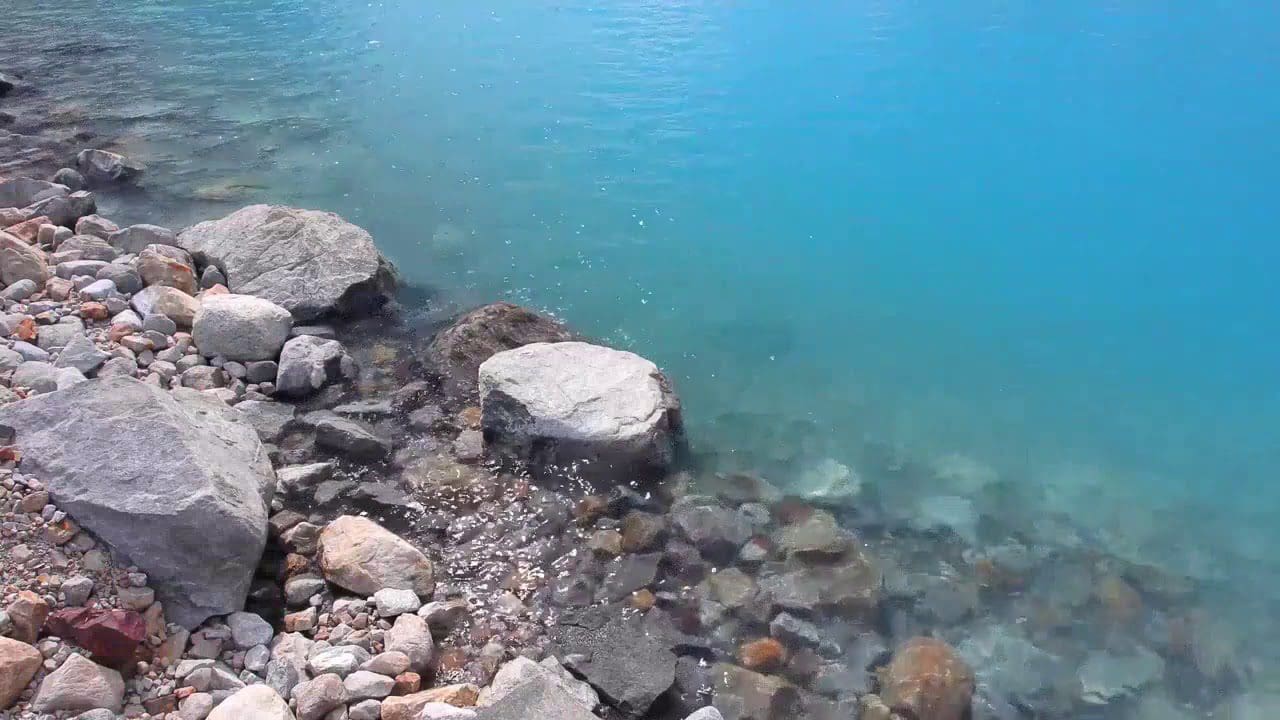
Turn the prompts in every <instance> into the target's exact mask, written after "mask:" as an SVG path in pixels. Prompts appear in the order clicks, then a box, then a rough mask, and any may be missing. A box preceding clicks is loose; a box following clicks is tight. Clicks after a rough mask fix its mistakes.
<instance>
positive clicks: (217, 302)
mask: <svg viewBox="0 0 1280 720" xmlns="http://www.w3.org/2000/svg"><path fill="white" fill-rule="evenodd" d="M292 328H293V317H292V316H291V315H290V314H289V311H288V310H285V309H284V308H282V307H280V306H279V305H277V304H275V303H273V302H271V301H270V300H264V299H262V298H258V297H253V296H252V295H210V296H209V297H206V298H205V299H204V302H202V303H200V311H199V312H197V313H196V317H195V321H194V322H193V323H192V331H191V332H192V338H193V339H194V340H195V343H196V347H198V348H200V352H202V353H204V354H205V355H209V356H214V355H221V356H223V357H225V358H227V359H228V360H241V361H253V360H275V359H276V357H277V356H278V355H279V354H280V348H282V347H284V341H285V340H288V339H289V330H291V329H292Z"/></svg>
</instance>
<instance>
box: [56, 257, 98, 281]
mask: <svg viewBox="0 0 1280 720" xmlns="http://www.w3.org/2000/svg"><path fill="white" fill-rule="evenodd" d="M106 266H107V263H106V262H105V261H103V260H68V261H66V262H60V263H58V264H57V266H56V267H54V273H55V274H56V275H57V276H58V277H60V278H63V279H65V280H70V279H71V278H75V277H97V275H98V271H99V270H101V269H102V268H104V267H106Z"/></svg>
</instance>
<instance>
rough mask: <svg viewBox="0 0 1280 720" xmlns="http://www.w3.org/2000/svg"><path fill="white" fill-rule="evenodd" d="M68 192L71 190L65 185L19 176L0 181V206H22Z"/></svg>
mask: <svg viewBox="0 0 1280 720" xmlns="http://www.w3.org/2000/svg"><path fill="white" fill-rule="evenodd" d="M70 193H71V190H70V188H68V187H67V186H66V185H59V184H57V183H51V182H48V181H47V180H36V179H35V178H29V177H19V178H14V179H12V180H4V181H0V207H15V208H24V207H26V206H28V205H34V204H35V203H38V202H40V201H41V200H44V199H46V198H51V197H61V196H64V195H69V194H70Z"/></svg>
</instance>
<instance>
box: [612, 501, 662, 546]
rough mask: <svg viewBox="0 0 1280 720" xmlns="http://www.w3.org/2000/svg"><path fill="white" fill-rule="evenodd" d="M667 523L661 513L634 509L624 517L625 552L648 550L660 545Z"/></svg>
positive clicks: (623, 544) (623, 536) (623, 537)
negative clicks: (656, 513)
mask: <svg viewBox="0 0 1280 720" xmlns="http://www.w3.org/2000/svg"><path fill="white" fill-rule="evenodd" d="M666 529H667V524H666V522H665V521H664V520H663V519H662V516H661V515H655V514H653V513H647V512H641V511H639V510H634V511H632V512H630V513H627V516H626V517H624V518H622V550H623V552H629V553H639V552H647V551H649V550H653V549H655V548H657V547H658V545H659V544H660V543H661V542H662V536H663V534H664V533H665V532H666Z"/></svg>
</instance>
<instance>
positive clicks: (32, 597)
mask: <svg viewBox="0 0 1280 720" xmlns="http://www.w3.org/2000/svg"><path fill="white" fill-rule="evenodd" d="M8 612H9V619H10V620H12V621H13V632H12V633H10V635H11V636H12V637H13V639H14V640H17V641H19V642H24V643H26V644H28V645H34V644H35V642H36V639H37V638H39V637H40V629H41V628H43V627H44V621H45V618H47V617H49V603H47V602H45V601H44V598H42V597H40V596H39V595H37V594H35V593H33V592H31V591H30V590H23V591H22V592H20V593H18V597H17V599H15V600H14V601H13V602H12V603H10V605H9V611H8Z"/></svg>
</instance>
